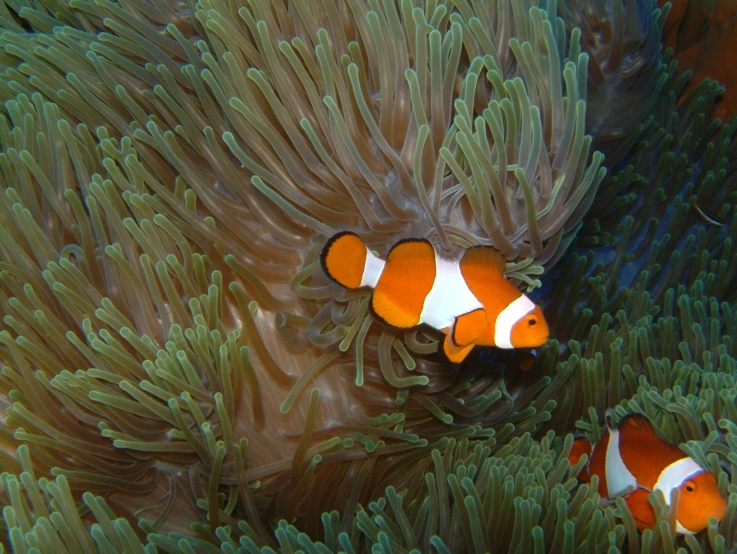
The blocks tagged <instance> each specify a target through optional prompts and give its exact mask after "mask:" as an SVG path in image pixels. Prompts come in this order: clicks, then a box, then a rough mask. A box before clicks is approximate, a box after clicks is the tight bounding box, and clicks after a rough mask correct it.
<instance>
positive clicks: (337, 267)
mask: <svg viewBox="0 0 737 554" xmlns="http://www.w3.org/2000/svg"><path fill="white" fill-rule="evenodd" d="M320 260H321V263H322V267H323V270H324V271H325V273H326V274H327V275H328V277H330V278H331V279H332V280H333V281H335V282H336V283H338V284H339V285H342V286H344V287H346V288H349V289H355V288H359V287H371V288H373V289H374V293H373V295H372V298H371V308H372V310H373V312H374V313H375V314H376V315H377V316H378V317H379V318H380V319H382V320H383V321H384V322H386V323H387V324H389V325H391V326H393V327H399V328H405V329H406V328H410V327H415V326H416V325H420V324H423V323H424V324H427V325H429V326H430V327H433V328H435V329H437V330H439V331H442V332H443V333H445V334H446V338H445V341H444V342H443V350H444V351H445V354H446V355H447V356H448V359H449V360H450V361H452V362H456V363H457V362H461V361H462V360H463V359H464V358H465V357H466V356H467V355H468V353H469V352H470V351H471V349H472V348H473V347H474V346H475V345H479V346H496V347H498V348H531V347H536V346H542V345H543V344H545V342H546V341H547V340H548V325H547V323H546V321H545V318H544V317H543V313H542V310H541V309H540V306H536V305H535V304H534V303H533V302H532V301H531V300H530V299H529V298H527V296H525V295H524V294H522V293H521V292H520V291H519V290H518V289H517V288H516V287H515V286H514V285H512V283H510V282H509V281H507V280H506V279H505V278H504V266H505V263H506V260H505V259H504V257H503V256H502V255H501V253H499V252H498V251H496V250H494V249H493V248H490V247H486V246H477V247H473V248H469V249H468V250H466V252H465V254H464V255H463V257H462V258H461V259H460V260H459V261H452V260H447V259H445V258H443V257H441V256H440V255H438V253H437V252H436V251H435V249H434V248H433V246H432V244H431V243H430V241H428V240H426V239H407V240H402V241H399V242H398V243H397V244H395V245H394V246H393V247H392V249H391V250H390V251H389V254H388V255H387V257H386V261H384V260H381V259H380V258H378V257H376V256H375V255H374V254H372V253H371V251H370V250H369V249H368V248H367V247H366V244H365V243H364V242H363V241H362V240H361V239H360V238H359V237H358V235H356V234H354V233H350V232H343V233H338V234H337V235H335V236H333V237H332V238H331V239H330V240H328V242H327V244H326V245H325V247H324V249H323V251H322V256H321V258H320Z"/></svg>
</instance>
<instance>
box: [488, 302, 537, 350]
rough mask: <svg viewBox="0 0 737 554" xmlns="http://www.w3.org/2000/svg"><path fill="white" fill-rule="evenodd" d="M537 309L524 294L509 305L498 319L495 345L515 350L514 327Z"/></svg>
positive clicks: (495, 329) (495, 325) (495, 326)
mask: <svg viewBox="0 0 737 554" xmlns="http://www.w3.org/2000/svg"><path fill="white" fill-rule="evenodd" d="M534 309H535V304H533V303H532V300H530V299H529V298H527V297H526V296H525V295H524V294H523V295H522V296H520V297H519V298H517V299H516V300H514V301H512V302H510V303H509V306H507V307H506V308H504V309H503V310H502V311H501V312H500V313H499V315H498V316H497V318H496V323H495V324H494V344H496V346H497V347H498V348H514V346H512V327H514V324H515V323H517V322H518V321H519V320H520V319H522V318H523V317H525V316H526V315H527V314H529V313H530V312H531V311H532V310H534Z"/></svg>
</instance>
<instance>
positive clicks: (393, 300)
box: [372, 241, 435, 328]
mask: <svg viewBox="0 0 737 554" xmlns="http://www.w3.org/2000/svg"><path fill="white" fill-rule="evenodd" d="M434 282H435V250H433V247H432V245H431V244H430V243H429V242H425V241H407V242H401V243H399V244H397V245H396V246H395V247H394V248H392V250H391V252H389V256H388V257H387V260H386V265H385V266H384V271H383V273H382V274H381V278H380V279H379V282H378V283H377V284H376V288H375V289H374V296H373V299H372V307H373V309H374V312H376V315H378V316H379V317H380V318H382V319H383V320H384V321H386V322H387V323H388V324H389V325H393V326H394V327H403V328H407V327H414V326H415V325H418V324H419V323H420V315H421V314H422V308H423V306H424V304H425V298H426V297H427V295H428V294H429V293H430V290H431V289H432V286H433V283H434Z"/></svg>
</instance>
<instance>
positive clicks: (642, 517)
mask: <svg viewBox="0 0 737 554" xmlns="http://www.w3.org/2000/svg"><path fill="white" fill-rule="evenodd" d="M584 454H587V455H588V456H589V461H588V464H587V465H586V467H584V468H583V470H582V471H581V474H580V475H579V478H580V479H583V480H589V479H590V478H591V476H593V475H597V476H598V477H599V494H600V495H601V497H602V498H608V499H613V498H616V497H617V496H622V495H625V494H626V496H624V499H625V502H626V503H627V506H628V507H629V510H630V512H631V513H632V516H633V517H634V519H635V522H636V524H637V527H638V528H639V529H647V528H650V527H652V526H653V525H655V510H654V509H653V507H652V506H651V505H650V502H649V500H648V496H649V495H650V493H651V492H653V491H658V490H659V491H662V492H663V495H664V497H665V501H666V503H667V504H668V505H670V502H671V492H672V491H673V490H674V489H680V495H679V500H678V506H677V508H676V532H677V533H680V534H693V533H698V532H699V531H703V530H704V529H706V527H707V525H708V523H709V519H711V518H712V517H715V518H717V519H722V518H723V517H724V514H725V513H726V512H727V503H726V501H725V500H724V498H723V497H722V495H721V494H720V493H719V489H718V488H717V480H716V478H715V477H714V475H713V474H712V473H710V472H708V471H706V470H705V469H703V468H702V467H701V466H700V465H699V464H697V463H696V461H695V460H694V459H693V458H690V457H688V456H686V455H685V453H684V452H683V451H681V449H680V448H678V447H677V446H674V445H672V444H669V443H667V442H665V441H664V440H662V439H661V438H660V437H658V436H657V435H656V434H655V430H654V429H653V426H652V424H651V423H650V421H649V420H648V419H647V418H646V417H645V416H643V415H640V414H630V415H628V416H625V417H624V418H623V419H622V421H621V422H620V423H619V425H618V426H617V427H616V428H615V427H613V426H612V425H611V423H610V417H609V415H608V416H607V431H606V434H605V435H604V437H603V438H602V439H601V440H600V441H599V442H598V443H596V445H595V446H593V447H592V445H591V443H590V442H589V441H588V440H586V439H585V438H583V437H581V438H577V439H576V440H575V441H574V443H573V449H572V450H571V453H570V455H569V456H568V459H569V460H570V462H571V465H573V464H576V463H577V462H578V461H579V459H580V458H581V456H583V455H584ZM628 491H632V492H628Z"/></svg>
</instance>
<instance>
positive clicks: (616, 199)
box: [0, 0, 737, 552]
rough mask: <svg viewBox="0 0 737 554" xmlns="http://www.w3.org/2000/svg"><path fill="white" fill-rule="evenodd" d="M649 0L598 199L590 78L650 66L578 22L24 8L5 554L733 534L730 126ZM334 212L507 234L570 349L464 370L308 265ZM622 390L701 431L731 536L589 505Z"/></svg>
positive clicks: (8, 133)
mask: <svg viewBox="0 0 737 554" xmlns="http://www.w3.org/2000/svg"><path fill="white" fill-rule="evenodd" d="M605 5H606V6H613V7H612V8H611V9H608V11H607V10H605V11H604V12H602V13H610V14H615V15H616V14H617V13H620V14H621V13H623V12H622V11H621V10H620V11H617V10H618V9H619V8H617V6H618V5H619V4H618V3H617V2H611V3H605ZM653 8H654V7H653V6H652V5H651V3H649V2H643V3H641V4H640V7H639V8H638V11H637V13H638V14H640V15H642V14H644V15H643V17H644V19H642V20H641V24H642V25H644V26H643V27H637V29H640V30H639V31H633V32H634V34H637V33H640V34H639V35H637V36H640V37H641V39H640V40H639V42H638V41H637V40H635V41H633V42H631V43H628V44H627V45H626V46H627V48H630V49H631V52H630V50H626V51H627V52H628V53H631V54H632V55H633V56H634V55H639V56H641V58H640V59H641V60H642V63H640V64H635V66H636V67H637V68H639V69H642V68H644V71H643V72H642V73H640V74H639V75H640V77H639V78H637V79H635V80H634V81H635V84H632V83H631V82H630V84H629V88H627V87H625V88H627V90H629V89H631V91H633V92H634V91H643V90H644V92H642V94H644V95H645V98H650V99H652V98H657V99H658V101H652V100H648V102H649V103H647V102H646V107H643V108H642V109H643V113H644V112H647V113H649V117H647V118H645V120H644V121H642V122H641V123H640V124H636V125H630V126H628V127H627V128H626V130H625V131H622V132H621V133H619V134H615V135H616V136H609V137H607V140H610V139H611V140H616V141H618V142H617V144H616V145H613V150H609V149H608V148H607V153H608V154H609V156H610V157H609V159H610V160H612V161H615V160H618V159H622V160H624V161H623V162H621V163H620V164H618V165H616V166H615V164H614V163H612V164H611V166H610V167H611V169H612V170H613V173H611V174H610V175H609V176H608V177H607V178H606V180H604V173H603V169H602V168H601V163H602V157H601V155H600V154H597V153H592V151H591V144H592V140H593V139H592V136H591V135H588V134H587V131H588V132H595V130H593V129H594V127H593V126H592V125H591V122H589V128H588V129H587V128H586V113H587V111H586V106H587V101H592V100H593V97H592V98H591V99H590V98H589V96H590V95H591V94H592V93H593V91H594V90H595V86H594V85H592V84H591V83H590V81H591V80H587V69H588V75H591V68H592V64H597V63H598V64H601V65H602V67H604V70H603V71H606V70H611V71H612V75H613V76H611V77H607V78H605V79H604V81H603V82H607V79H615V80H617V79H624V78H623V77H622V75H623V73H616V70H617V68H618V66H617V65H616V64H614V63H602V62H601V60H602V57H601V56H599V55H597V51H595V50H594V49H592V44H593V43H592V42H590V41H588V39H587V38H586V37H587V35H586V34H585V33H583V34H582V32H581V31H580V29H581V28H584V29H585V27H584V26H583V25H582V23H581V22H580V20H575V21H576V25H580V27H574V26H573V25H571V24H570V22H571V21H573V19H572V15H571V14H577V13H579V10H577V9H576V6H575V5H574V4H573V3H570V4H561V7H560V9H561V15H562V16H563V18H560V17H558V15H557V11H556V10H557V6H556V3H555V2H548V3H547V4H545V5H540V4H538V3H536V2H532V1H528V2H523V3H516V2H515V3H507V2H503V1H501V0H500V1H497V2H489V3H480V2H466V1H464V0H456V1H454V2H434V1H432V2H426V3H424V4H422V3H418V2H411V1H407V0H404V1H400V2H378V1H371V2H363V1H361V0H350V1H348V2H345V3H340V2H338V3H336V2H331V1H328V0H324V1H319V2H318V1H314V2H305V1H298V0H294V1H292V2H288V3H287V2H280V1H274V2H266V1H260V0H254V1H251V2H242V3H231V2H220V1H216V0H201V1H199V2H196V3H195V2H186V3H185V2H181V3H169V2H160V1H155V0H152V1H151V2H144V1H138V0H136V1H130V2H121V3H119V4H118V3H113V2H110V1H108V0H96V1H94V2H92V1H87V0H73V1H71V2H66V1H63V0H50V1H48V2H44V3H37V2H16V1H14V2H11V1H10V0H7V1H5V2H3V3H0V25H2V27H3V28H4V29H5V32H4V33H3V34H2V35H0V45H1V46H2V50H1V51H0V64H1V67H2V68H3V72H2V74H0V96H2V99H3V102H4V109H3V117H2V118H0V144H1V145H2V153H0V170H1V171H2V186H3V194H2V195H0V218H2V219H1V220H0V233H2V236H0V252H1V253H2V254H0V264H2V265H0V281H2V285H0V303H1V304H2V306H3V308H2V311H3V314H4V317H3V320H2V331H0V343H1V346H0V359H2V363H3V368H2V380H1V381H0V391H2V398H3V400H2V402H4V403H6V405H7V408H6V409H5V416H4V420H3V423H4V424H5V425H4V426H3V428H2V433H3V434H2V437H0V439H1V440H0V444H2V445H3V449H2V454H0V456H2V457H1V458H0V463H2V464H3V466H4V468H5V469H6V472H5V473H4V474H3V475H2V478H0V495H1V496H2V497H3V500H4V502H5V503H6V504H7V506H6V508H5V509H4V510H3V521H4V525H5V526H6V528H7V539H6V542H5V543H4V545H5V547H9V548H11V549H12V550H13V551H18V552H22V551H29V550H30V549H33V548H35V549H37V550H38V551H40V552H45V551H54V552H64V551H68V552H79V551H100V552H141V551H144V552H154V551H161V552H238V551H241V552H269V551H274V550H281V551H297V550H300V549H301V550H304V551H307V552H332V551H339V550H343V551H346V552H352V551H361V550H366V551H368V550H372V549H373V550H376V551H380V552H401V551H411V550H419V551H422V552H425V551H431V550H432V549H434V550H436V551H438V552H460V551H464V550H465V551H470V552H483V551H493V550H496V551H505V550H507V549H508V548H512V549H515V550H522V551H539V552H543V551H551V549H552V551H574V550H575V549H577V548H580V546H581V545H583V544H587V545H595V546H596V549H597V550H602V551H617V550H618V549H627V550H628V551H631V552H650V551H655V550H656V549H657V550H661V549H663V548H664V549H666V550H672V551H675V549H676V548H678V547H684V548H687V549H689V550H690V551H692V552H703V551H714V552H726V551H728V550H729V549H730V548H732V547H733V546H734V545H735V544H736V541H737V535H736V532H737V529H735V512H737V481H735V479H737V477H736V476H735V470H736V469H737V427H735V425H737V417H735V416H736V415H737V414H735V408H734V403H735V396H736V394H737V383H736V382H735V379H737V377H736V375H737V372H736V371H735V352H734V348H735V345H734V344H733V340H734V339H733V338H732V337H734V336H735V332H734V321H735V319H734V310H735V300H736V298H735V292H734V291H735V290H737V289H735V287H734V279H735V271H736V270H737V266H736V265H735V264H736V263H737V262H735V260H734V256H733V253H732V248H733V246H732V243H733V241H734V240H736V239H737V234H736V233H737V228H735V225H737V224H735V223H734V219H732V220H731V223H729V224H727V225H725V226H722V227H707V226H706V224H705V223H704V222H703V221H701V220H699V219H698V216H695V215H694V212H693V211H692V208H691V204H690V203H691V202H692V201H693V198H692V196H694V195H698V202H699V203H701V204H703V205H709V206H722V208H721V209H720V215H721V216H722V217H728V216H729V215H730V214H731V213H732V210H733V205H734V202H735V198H734V186H733V179H734V176H733V165H734V160H735V159H736V158H737V157H736V156H735V146H734V141H733V136H734V132H735V129H736V128H737V124H736V123H732V124H729V125H724V126H721V127H720V126H719V124H718V123H712V122H711V121H710V119H709V115H708V114H709V112H710V109H711V103H712V102H713V100H714V98H715V96H716V95H717V94H718V92H719V87H718V85H716V84H715V83H713V82H705V83H703V84H702V85H701V86H700V87H696V88H695V89H694V91H693V92H692V93H691V94H690V95H689V97H688V98H685V99H682V100H681V103H680V105H676V102H677V101H678V98H679V95H680V91H681V89H682V87H683V85H684V82H685V78H680V79H676V78H675V77H674V74H673V64H672V63H670V62H669V60H668V59H667V58H665V59H661V58H660V57H659V55H658V52H659V48H656V47H653V46H652V41H653V39H652V36H653V33H654V34H655V35H656V36H658V33H659V32H660V29H661V28H662V20H663V17H664V13H663V12H661V11H657V10H654V9H653ZM627 13H632V12H631V11H629V10H628V11H627ZM588 16H589V20H590V18H591V17H592V14H591V13H589V14H588ZM602 21H604V20H602ZM566 22H568V23H569V24H568V26H566ZM642 22H645V23H642ZM605 26H606V25H604V27H605ZM590 27H591V25H590ZM593 28H597V27H596V26H593ZM642 29H647V32H646V33H642V32H640V31H641V30H642ZM616 36H621V35H616ZM582 37H583V38H584V40H582ZM610 38H611V36H610ZM510 39H511V40H510ZM613 40H614V41H615V42H616V40H617V39H616V38H614V39H613ZM656 42H657V41H656ZM597 44H598V43H597ZM643 44H645V45H646V46H642V45H643ZM507 45H508V46H507ZM620 46H621V47H624V46H623V45H620ZM614 50H616V48H615V49H614ZM586 51H588V52H589V53H588V54H587V53H586ZM609 59H611V56H610V58H609ZM652 68H655V69H656V70H655V71H651V69H652ZM625 73H626V72H625ZM648 79H649V80H648ZM643 80H647V83H648V84H647V85H642V82H643ZM608 82H609V83H610V84H611V81H608ZM618 82H620V81H618ZM621 82H627V81H626V79H624V80H623V81H621ZM599 85H601V83H599ZM636 85H637V86H636ZM613 88H616V87H613ZM615 105H616V104H615ZM617 116H619V114H618V113H615V114H612V115H611V117H608V118H607V120H608V121H620V120H627V118H622V117H621V116H620V117H617ZM629 121H631V120H629ZM610 145H611V144H610ZM615 155H616V158H615ZM586 214H588V215H586ZM585 215H586V218H585V219H584V216H585ZM343 228H351V229H356V230H359V231H360V232H361V234H362V236H364V237H365V238H366V239H367V241H369V243H370V244H371V245H372V247H374V248H377V249H385V248H386V247H388V246H389V245H390V244H391V243H392V242H394V241H395V240H397V238H400V237H402V236H417V235H424V236H428V237H430V238H432V240H433V241H434V242H436V243H437V244H440V245H441V246H442V247H443V248H446V249H447V250H448V252H449V253H453V252H455V251H457V250H458V249H460V248H462V247H465V246H468V245H471V244H478V243H482V244H493V245H494V246H496V247H497V248H499V249H500V250H502V252H503V253H504V254H505V255H506V256H507V257H508V258H509V259H510V264H509V265H508V268H507V273H508V275H509V276H511V277H512V278H514V279H516V280H517V281H519V282H520V283H521V284H522V285H523V286H527V287H530V288H534V287H535V286H538V285H539V284H540V282H541V281H543V282H544V283H545V287H544V288H543V292H542V295H543V297H544V298H545V299H547V301H546V302H545V305H546V312H547V313H550V314H552V316H553V317H552V319H553V320H554V321H555V322H556V323H555V324H554V329H555V331H554V333H555V337H556V338H555V340H553V341H551V342H550V344H549V345H548V346H546V347H545V348H544V349H541V351H540V352H539V358H538V360H537V362H536V364H535V366H534V367H533V368H532V369H531V370H529V371H526V372H520V371H518V368H519V366H520V363H521V361H520V358H519V356H517V355H516V354H508V355H492V354H490V353H489V352H483V351H482V352H479V353H478V355H477V357H476V359H475V360H474V361H472V362H471V363H469V364H467V365H466V366H463V367H454V366H449V365H448V364H447V363H444V362H443V360H442V357H441V356H440V355H436V354H435V351H436V350H437V340H438V337H437V335H434V334H432V333H430V332H426V330H424V329H420V330H413V331H410V332H407V333H401V334H398V333H396V332H395V331H393V330H391V329H388V328H385V327H383V326H381V325H380V324H378V323H377V322H375V321H373V320H372V318H371V316H370V314H368V312H367V297H366V295H365V294H363V293H360V292H359V293H355V292H351V293H348V292H345V291H340V290H338V289H337V287H332V286H331V285H329V284H328V282H327V281H326V280H324V279H323V277H322V276H321V275H320V274H319V272H317V271H316V269H317V263H316V261H315V260H316V255H317V253H318V252H319V248H320V246H321V244H322V241H323V240H324V238H325V237H326V236H328V235H330V234H331V233H332V232H334V231H336V230H338V229H343ZM676 245H678V246H681V247H682V248H678V247H677V246H676ZM569 246H570V248H569ZM681 249H683V252H685V254H679V252H680V251H681ZM554 266H555V267H554ZM643 268H645V269H644V270H643ZM546 272H547V273H546ZM543 273H546V274H545V276H544V277H543V278H542V279H541V275H543ZM604 385H606V386H604ZM609 406H618V408H617V409H618V410H619V411H620V412H624V411H641V412H644V413H646V414H647V415H648V416H650V417H651V419H653V421H654V422H655V423H656V425H657V426H658V427H659V428H660V429H661V431H662V432H663V433H664V434H665V435H667V437H668V438H669V439H670V440H672V441H673V442H682V441H688V442H687V448H688V450H689V451H690V452H691V453H692V454H693V455H694V456H695V457H696V458H697V459H698V460H700V461H702V462H703V463H704V464H705V465H707V467H709V468H710V469H711V470H712V471H714V472H715V473H716V474H717V475H718V477H719V483H720V487H721V489H722V490H723V492H724V493H725V495H727V494H729V495H730V496H729V512H728V515H727V517H726V518H725V519H724V521H723V522H721V523H720V524H718V525H715V526H712V527H710V529H709V530H708V532H707V533H705V534H704V535H702V536H699V537H686V538H681V539H676V538H675V537H674V536H673V534H672V531H671V528H670V527H669V525H668V518H669V517H670V514H669V512H668V510H667V508H666V507H665V506H663V504H662V502H661V503H660V504H657V502H658V499H657V498H655V499H654V502H656V504H657V511H658V513H659V515H660V519H661V521H660V522H659V525H658V526H657V527H656V528H655V529H654V530H652V531H646V532H644V533H642V534H638V533H637V531H636V529H635V528H634V524H633V522H632V520H631V517H630V516H629V515H628V512H627V510H626V507H624V506H623V505H614V506H605V507H600V506H599V502H598V501H599V499H598V495H597V494H596V492H595V489H594V488H589V487H588V486H586V485H583V486H580V487H579V486H577V483H576V480H575V476H576V474H577V471H578V469H579V468H578V467H573V468H571V467H570V465H569V464H568V462H567V461H566V459H565V456H566V453H567V449H569V448H570V444H571V441H572V436H571V435H570V434H566V433H568V432H569V431H572V430H573V429H574V427H575V426H577V427H578V429H579V430H580V431H582V432H586V433H588V434H589V435H590V437H592V438H596V436H597V433H599V432H600V431H599V425H600V423H601V420H600V418H601V416H602V415H603V411H604V409H605V408H606V407H609ZM10 430H12V436H11V434H10ZM277 522H278V523H277Z"/></svg>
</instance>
